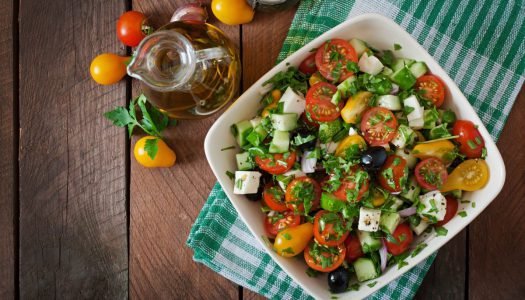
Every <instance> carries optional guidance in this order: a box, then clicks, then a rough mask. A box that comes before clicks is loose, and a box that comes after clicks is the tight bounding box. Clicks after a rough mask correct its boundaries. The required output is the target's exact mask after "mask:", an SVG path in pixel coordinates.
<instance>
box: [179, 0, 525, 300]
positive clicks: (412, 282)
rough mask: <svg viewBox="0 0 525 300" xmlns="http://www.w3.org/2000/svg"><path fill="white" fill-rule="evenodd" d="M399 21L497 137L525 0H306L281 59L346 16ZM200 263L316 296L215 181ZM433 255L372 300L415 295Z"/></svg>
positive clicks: (515, 76)
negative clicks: (271, 252)
mask: <svg viewBox="0 0 525 300" xmlns="http://www.w3.org/2000/svg"><path fill="white" fill-rule="evenodd" d="M368 12H374V13H379V14H382V15H385V16H387V17H389V18H391V19H393V20H394V21H395V22H396V23H398V24H400V25H401V26H402V27H403V28H405V29H406V30H407V31H408V32H409V33H411V34H412V36H413V37H414V38H416V40H418V42H419V43H420V44H422V45H423V47H424V48H426V49H427V51H428V52H429V53H430V54H431V55H432V56H433V57H434V58H435V59H436V60H437V61H438V62H439V64H440V65H441V66H442V67H443V68H444V69H445V70H446V71H447V72H448V74H449V75H450V77H451V78H452V79H453V80H454V81H455V82H456V83H457V84H458V86H459V87H460V89H461V90H462V91H463V93H464V94H465V95H466V96H467V98H468V100H469V101H470V103H472V105H473V106H474V108H475V109H476V110H477V112H478V114H479V115H480V118H481V120H482V121H483V122H484V124H485V126H486V127H487V129H488V130H489V132H490V133H491V135H492V137H493V138H494V139H497V138H498V136H499V134H500V133H501V130H502V129H503V126H504V124H505V121H506V119H507V117H508V115H509V112H510V110H511V108H512V105H513V103H514V101H515V99H516V96H517V94H518V92H519V90H520V88H521V86H522V84H523V82H524V79H525V76H524V75H525V74H524V70H525V60H524V58H525V42H524V41H525V25H524V21H525V3H523V1H520V2H515V1H513V0H509V1H506V0H505V1H490V0H484V1H483V0H447V1H411V0H398V1H395V0H388V1H385V0H383V1H381V0H353V1H352V0H348V1H319V0H303V1H302V2H301V4H300V6H299V9H298V10H297V14H296V16H295V18H294V20H293V22H292V25H291V27H290V30H289V32H288V36H287V38H286V40H285V42H284V45H283V48H282V50H281V53H280V55H279V60H282V59H284V58H286V57H287V56H288V55H290V54H291V53H293V52H294V51H296V50H297V49H299V48H301V47H302V46H303V45H304V44H306V43H308V42H309V41H311V40H312V39H314V38H315V37H317V36H319V35H320V34H322V33H324V32H325V31H327V30H328V29H330V28H332V27H334V26H336V25H337V24H339V23H341V22H342V21H344V20H345V19H347V18H351V17H353V16H357V15H359V14H362V13H368ZM187 243H188V246H189V247H191V248H192V249H193V250H194V260H195V261H197V262H200V263H202V264H204V265H206V266H208V267H209V268H211V269H212V270H214V271H215V272H218V273H219V274H221V275H223V276H224V277H226V278H228V279H230V280H232V281H234V282H236V283H238V284H240V285H242V286H244V287H247V288H249V289H251V290H253V291H255V292H257V293H260V294H262V295H264V296H266V297H268V298H272V299H308V298H311V297H310V296H309V295H308V294H306V293H305V292H304V291H303V290H302V289H301V288H300V287H299V286H298V285H297V284H296V283H295V282H293V281H292V280H291V279H290V278H289V277H288V276H287V275H286V273H285V272H284V271H282V270H281V269H280V267H279V266H277V264H275V263H274V262H273V261H272V259H271V258H270V256H268V255H267V254H266V253H265V251H264V249H262V247H260V246H259V243H258V242H257V241H256V240H255V239H254V237H253V236H252V235H251V233H250V232H249V230H248V229H247V228H246V226H245V225H244V223H243V222H242V221H241V220H240V219H239V218H238V216H237V213H236V211H235V209H234V208H233V206H232V205H231V203H230V201H229V200H228V198H227V197H226V195H225V194H224V192H223V191H222V189H221V187H220V185H219V184H216V185H215V187H214V188H213V190H212V191H211V194H210V196H209V198H208V201H207V202H206V204H205V205H204V207H203V208H202V211H201V213H200V215H199V216H198V218H197V220H196V221H195V224H194V225H193V228H192V230H191V232H190V236H189V237H188V241H187ZM434 258H435V254H434V255H432V256H431V257H429V258H428V259H427V260H425V261H423V262H422V263H421V264H420V265H418V266H416V267H414V268H413V269H412V270H410V271H409V272H407V273H405V274H404V275H403V276H401V277H400V278H399V279H397V280H396V281H393V282H392V283H390V284H389V285H387V286H385V287H383V288H382V289H381V290H379V291H378V292H376V293H375V294H374V295H372V296H370V297H369V299H411V298H412V297H413V296H414V294H415V293H416V291H417V289H418V287H419V286H420V284H421V282H422V280H423V277H424V276H425V274H426V272H427V271H428V268H429V267H430V265H431V264H432V261H433V260H434Z"/></svg>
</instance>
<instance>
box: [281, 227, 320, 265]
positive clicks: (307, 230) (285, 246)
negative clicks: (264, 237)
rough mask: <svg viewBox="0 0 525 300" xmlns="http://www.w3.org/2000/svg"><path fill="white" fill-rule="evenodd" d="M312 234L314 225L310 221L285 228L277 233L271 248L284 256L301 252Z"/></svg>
mask: <svg viewBox="0 0 525 300" xmlns="http://www.w3.org/2000/svg"><path fill="white" fill-rule="evenodd" d="M313 236H314V225H312V223H304V224H301V225H299V226H295V227H291V228H287V229H285V230H283V231H281V232H279V233H278V234H277V236H276V237H275V242H274V243H273V249H274V250H275V251H276V252H277V254H279V255H281V256H284V257H292V256H296V255H298V254H301V252H303V250H304V248H306V246H307V245H308V243H309V242H310V240H312V238H313Z"/></svg>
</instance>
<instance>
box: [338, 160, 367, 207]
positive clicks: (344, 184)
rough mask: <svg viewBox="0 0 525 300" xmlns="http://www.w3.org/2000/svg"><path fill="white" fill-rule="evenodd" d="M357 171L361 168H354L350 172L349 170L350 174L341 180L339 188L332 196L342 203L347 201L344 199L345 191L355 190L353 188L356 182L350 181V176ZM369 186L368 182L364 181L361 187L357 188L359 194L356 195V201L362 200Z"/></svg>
mask: <svg viewBox="0 0 525 300" xmlns="http://www.w3.org/2000/svg"><path fill="white" fill-rule="evenodd" d="M358 170H362V168H361V167H354V168H353V169H352V170H350V172H349V173H348V174H347V175H346V176H344V177H343V178H342V179H341V186H340V187H339V188H338V189H337V190H336V191H335V192H334V193H333V194H334V196H336V197H337V198H338V199H340V200H343V201H347V200H348V199H347V197H346V193H347V191H348V190H353V189H355V186H356V182H355V181H354V180H352V179H351V178H350V177H352V175H354V174H355V173H356V172H357V171H358ZM369 185H370V180H369V179H366V180H365V181H364V182H363V184H362V185H361V187H360V188H359V192H358V194H357V199H356V200H357V201H359V200H361V199H362V198H363V196H364V194H365V193H366V192H367V191H368V188H369Z"/></svg>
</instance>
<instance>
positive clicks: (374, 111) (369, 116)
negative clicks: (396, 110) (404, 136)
mask: <svg viewBox="0 0 525 300" xmlns="http://www.w3.org/2000/svg"><path fill="white" fill-rule="evenodd" d="M361 132H362V133H363V135H364V138H365V140H366V141H367V142H368V144H370V145H371V146H381V145H384V144H387V143H388V142H390V141H391V140H392V139H393V138H394V137H395V136H396V132H397V119H396V117H395V116H394V114H393V113H392V112H391V111H390V110H388V109H386V108H383V107H373V108H371V109H369V110H367V111H365V113H364V114H363V118H362V120H361Z"/></svg>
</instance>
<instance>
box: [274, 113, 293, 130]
mask: <svg viewBox="0 0 525 300" xmlns="http://www.w3.org/2000/svg"><path fill="white" fill-rule="evenodd" d="M270 118H271V120H272V126H273V128H274V129H275V130H278V131H291V130H294V129H295V128H296V127H297V119H298V117H297V114H296V113H289V114H272V115H270Z"/></svg>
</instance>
